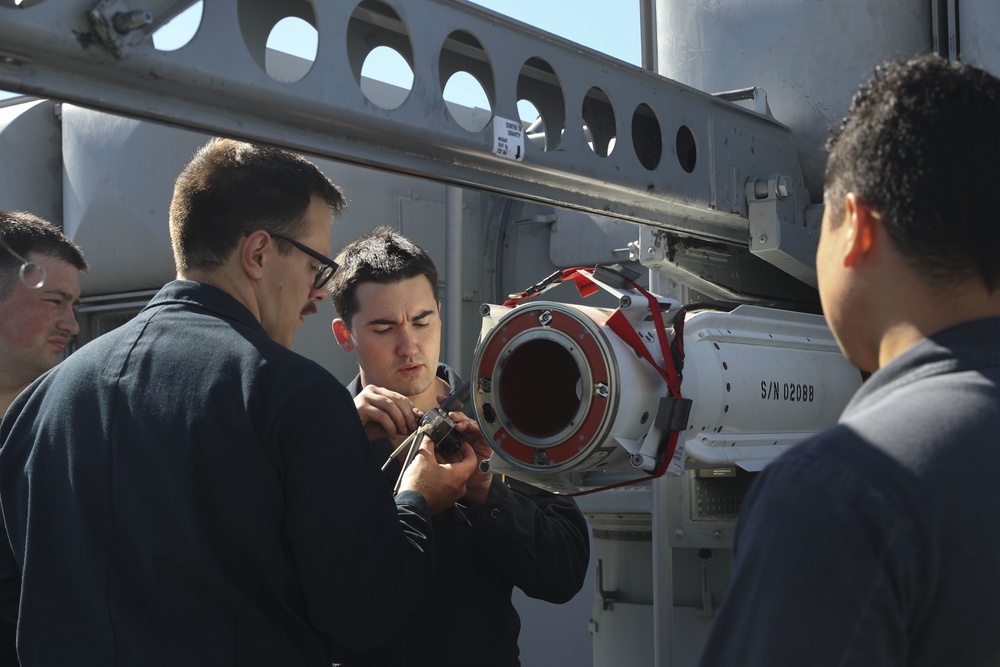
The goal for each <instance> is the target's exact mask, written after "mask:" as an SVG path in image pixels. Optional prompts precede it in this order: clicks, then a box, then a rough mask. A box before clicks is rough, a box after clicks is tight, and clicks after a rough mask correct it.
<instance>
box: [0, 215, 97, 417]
mask: <svg viewBox="0 0 1000 667" xmlns="http://www.w3.org/2000/svg"><path fill="white" fill-rule="evenodd" d="M86 270H87V262H86V260H85V259H84V258H83V252H82V251H81V250H80V248H79V247H78V246H77V245H76V244H75V243H73V242H72V241H71V240H70V239H69V238H68V237H67V236H66V235H65V234H63V233H62V231H61V230H60V229H59V228H58V227H56V226H55V225H53V224H52V223H50V222H48V221H47V220H43V219H42V218H39V217H38V216H36V215H32V214H31V213H25V212H22V211H0V417H2V416H3V414H4V413H5V412H6V411H7V407H8V406H9V405H10V404H11V402H12V401H13V400H14V398H16V397H17V395H18V394H19V393H21V390H22V389H24V388H25V387H27V386H28V385H29V384H31V383H32V382H34V380H35V379H36V378H38V376H39V375H41V374H42V373H44V372H45V371H47V370H49V369H50V368H52V367H53V366H55V365H56V364H57V363H59V359H60V358H61V357H62V353H63V350H64V349H65V347H66V344H67V343H68V342H69V339H70V338H71V337H72V336H75V335H76V334H77V333H78V332H79V331H80V326H79V325H78V324H77V321H76V309H77V308H78V307H79V305H80V273H81V272H82V271H86Z"/></svg>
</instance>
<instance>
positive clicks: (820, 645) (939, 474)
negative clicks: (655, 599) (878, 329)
mask: <svg viewBox="0 0 1000 667" xmlns="http://www.w3.org/2000/svg"><path fill="white" fill-rule="evenodd" d="M998 470H1000V318H992V319H984V320H979V321H976V322H971V323H967V324H963V325H960V326H955V327H951V328H949V329H946V330H944V331H941V332H939V333H937V334H934V335H933V336H931V337H930V338H929V339H926V340H923V341H921V342H920V343H918V344H917V345H915V346H913V347H912V348H910V349H909V350H907V351H906V352H904V353H903V354H901V355H899V356H898V357H896V358H895V359H893V360H892V361H891V362H890V363H888V364H886V366H885V367H884V368H882V369H881V370H879V371H878V372H876V373H875V374H874V375H872V376H871V378H870V379H869V380H868V381H867V382H866V383H865V384H864V385H863V386H862V387H861V389H859V390H858V393H857V394H856V395H855V397H854V398H853V399H852V401H851V403H850V404H849V405H848V406H847V408H846V409H845V411H844V414H843V416H842V417H841V420H840V424H838V425H837V426H836V427H834V428H832V429H830V430H828V431H826V432H825V433H822V434H820V435H818V436H816V437H815V438H812V439H811V440H809V441H807V442H805V443H803V444H801V445H799V446H797V447H795V448H793V449H792V450H790V451H789V452H788V453H787V454H785V455H784V456H782V457H780V458H779V459H778V460H777V461H775V462H774V463H772V464H771V465H770V466H769V467H768V468H767V469H765V470H764V472H763V473H761V476H760V477H759V478H758V479H757V480H756V481H755V482H754V485H753V487H752V488H751V490H750V494H749V495H748V497H747V500H746V502H745V503H744V509H743V512H742V515H741V517H740V523H739V527H738V531H737V535H736V548H735V554H734V580H733V584H732V586H731V588H730V589H729V591H728V592H727V593H726V597H725V598H724V600H723V603H722V608H721V609H720V612H719V615H718V617H717V619H716V621H715V624H714V627H713V628H712V635H711V638H710V639H709V641H708V643H707V645H706V651H705V655H704V657H703V659H702V662H701V664H702V665H703V667H710V666H711V667H714V666H716V665H741V666H751V667H752V666H755V665H761V666H764V665H768V666H769V667H773V666H778V667H780V666H782V665H789V666H791V665H811V666H814V667H823V666H824V665H838V666H846V665H859V666H861V665H864V666H866V667H877V666H882V665H884V666H886V667H889V666H890V665H891V666H893V667H904V666H911V667H922V666H926V667H932V666H937V665H970V666H977V667H978V666H979V665H983V666H984V667H985V665H987V664H991V665H995V664H1000V660H998V658H1000V652H997V651H998V649H1000V634H998V633H1000V578H998V577H997V576H996V573H997V566H998V564H1000V531H997V529H996V526H997V521H998V520H1000V484H998V483H997V479H996V476H997V471H998ZM991 654H992V658H991ZM991 659H992V661H991Z"/></svg>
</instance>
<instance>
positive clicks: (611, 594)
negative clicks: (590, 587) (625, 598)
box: [596, 558, 622, 611]
mask: <svg viewBox="0 0 1000 667" xmlns="http://www.w3.org/2000/svg"><path fill="white" fill-rule="evenodd" d="M596 575H597V596H598V597H599V598H601V609H603V610H604V611H608V610H609V609H611V608H612V607H614V604H615V602H621V600H622V594H621V591H606V590H604V561H603V560H601V559H600V558H598V559H597V571H596Z"/></svg>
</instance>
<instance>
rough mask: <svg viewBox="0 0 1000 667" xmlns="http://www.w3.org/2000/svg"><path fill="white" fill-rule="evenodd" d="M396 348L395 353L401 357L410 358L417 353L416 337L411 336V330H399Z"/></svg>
mask: <svg viewBox="0 0 1000 667" xmlns="http://www.w3.org/2000/svg"><path fill="white" fill-rule="evenodd" d="M396 347H397V353H398V354H399V356H401V357H411V356H413V355H414V354H415V353H416V352H417V337H416V336H414V335H413V331H412V330H411V329H409V328H407V327H403V328H402V329H401V330H400V332H399V339H398V344H397V346H396Z"/></svg>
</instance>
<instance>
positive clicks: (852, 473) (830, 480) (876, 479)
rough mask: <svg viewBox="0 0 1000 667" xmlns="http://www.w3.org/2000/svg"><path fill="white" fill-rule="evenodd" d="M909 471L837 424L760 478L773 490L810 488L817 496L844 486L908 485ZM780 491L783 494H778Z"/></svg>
mask: <svg viewBox="0 0 1000 667" xmlns="http://www.w3.org/2000/svg"><path fill="white" fill-rule="evenodd" d="M907 477H908V473H907V472H906V470H905V469H904V468H903V467H902V466H901V465H900V464H899V462H898V461H896V460H895V459H894V458H893V457H891V456H890V455H889V454H888V453H886V452H885V451H883V450H882V449H881V448H879V447H878V446H876V445H875V444H873V443H872V442H869V441H868V440H867V439H865V438H864V437H862V436H861V435H860V434H859V433H858V432H857V431H856V430H855V429H853V428H851V426H850V425H848V424H836V425H834V426H832V427H830V428H828V429H826V430H824V431H821V432H820V433H817V434H816V435H814V436H812V437H810V438H808V439H807V440H805V441H803V442H802V443H800V444H798V445H796V446H795V447H793V448H792V449H790V450H788V451H787V452H785V453H784V454H782V455H781V456H779V457H778V458H777V459H776V460H775V461H773V462H772V463H771V464H770V465H768V466H767V467H766V468H765V469H764V471H763V472H762V473H761V475H760V478H761V479H762V480H766V481H767V485H768V486H769V487H771V488H772V489H775V488H776V489H780V488H783V487H798V486H802V484H803V481H806V480H807V481H808V482H809V484H808V486H809V487H811V488H812V489H814V490H815V491H816V492H817V493H820V494H822V493H824V489H830V488H842V487H844V486H854V485H858V486H867V485H880V484H879V483H880V482H882V483H883V484H882V485H883V486H885V485H888V482H889V481H890V480H892V479H896V480H897V481H898V482H899V483H900V484H902V485H904V486H905V485H906V478H907ZM779 492H780V491H779Z"/></svg>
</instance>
